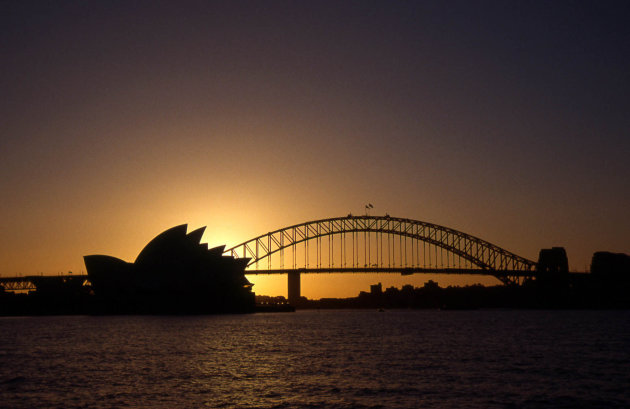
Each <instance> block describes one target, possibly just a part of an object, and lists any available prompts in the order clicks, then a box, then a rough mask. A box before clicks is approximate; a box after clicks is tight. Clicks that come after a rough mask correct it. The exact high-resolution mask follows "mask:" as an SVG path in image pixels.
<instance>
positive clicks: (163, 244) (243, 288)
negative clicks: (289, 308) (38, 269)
mask: <svg viewBox="0 0 630 409" xmlns="http://www.w3.org/2000/svg"><path fill="white" fill-rule="evenodd" d="M204 230H205V227H202V228H200V229H197V230H194V231H192V232H190V233H187V225H186V224H182V225H179V226H175V227H173V228H170V229H168V230H166V231H164V232H163V233H161V234H159V235H158V236H156V237H155V238H154V239H153V240H151V241H150V242H149V243H148V244H147V245H146V246H145V247H144V249H142V251H141V252H140V254H138V257H137V258H136V260H135V261H134V262H133V263H128V262H126V261H123V260H121V259H119V258H116V257H111V256H106V255H89V256H85V257H84V261H85V267H86V269H87V275H88V279H89V281H90V283H91V284H92V288H93V290H94V294H95V296H96V297H97V298H98V305H100V306H102V308H103V312H105V313H109V312H112V313H128V312H133V313H213V312H249V311H253V310H254V304H255V302H254V293H253V292H252V284H251V283H250V282H249V281H248V280H247V278H245V274H244V271H245V267H246V266H247V263H248V262H249V259H246V258H241V259H235V258H234V257H231V256H224V255H223V250H224V247H225V246H220V247H215V248H211V249H208V245H207V244H200V240H201V237H202V235H203V233H204Z"/></svg>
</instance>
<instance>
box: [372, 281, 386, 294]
mask: <svg viewBox="0 0 630 409" xmlns="http://www.w3.org/2000/svg"><path fill="white" fill-rule="evenodd" d="M370 294H372V295H380V294H383V285H382V284H381V283H378V284H372V285H371V286H370Z"/></svg>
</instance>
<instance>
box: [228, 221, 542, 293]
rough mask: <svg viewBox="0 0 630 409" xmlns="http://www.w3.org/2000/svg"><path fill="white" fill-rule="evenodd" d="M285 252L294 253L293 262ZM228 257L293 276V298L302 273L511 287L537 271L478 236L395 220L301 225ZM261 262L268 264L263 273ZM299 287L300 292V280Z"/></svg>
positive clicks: (263, 238)
mask: <svg viewBox="0 0 630 409" xmlns="http://www.w3.org/2000/svg"><path fill="white" fill-rule="evenodd" d="M302 247H303V249H302ZM285 252H289V253H290V257H288V258H289V260H285V259H286V258H287V257H285ZM224 254H226V255H231V256H233V257H239V258H250V259H251V260H250V262H249V263H248V270H246V274H287V273H289V296H290V298H291V286H292V284H291V277H292V273H293V277H295V273H300V272H313V273H315V272H354V273H361V272H364V273H367V272H382V273H402V274H413V273H446V274H484V275H491V276H494V277H496V278H498V279H499V280H501V281H502V282H503V283H505V284H518V283H520V282H521V281H522V280H523V279H524V278H526V277H533V276H534V275H535V272H536V263H535V262H534V261H531V260H528V259H526V258H524V257H521V256H519V255H517V254H514V253H512V252H509V251H507V250H505V249H502V248H501V247H499V246H496V245H494V244H492V243H489V242H487V241H485V240H482V239H480V238H478V237H475V236H471V235H469V234H466V233H463V232H461V231H458V230H455V229H451V228H448V227H444V226H440V225H437V224H433V223H428V222H423V221H419V220H412V219H406V218H398V217H391V216H389V215H386V216H368V215H365V216H352V215H348V216H346V217H335V218H330V219H322V220H314V221H310V222H305V223H301V224H296V225H293V226H289V227H285V228H282V229H278V230H276V231H273V232H269V233H267V234H263V235H260V236H258V237H256V238H253V239H251V240H248V241H246V242H244V243H241V244H239V245H237V246H234V247H232V248H230V249H227V250H225V252H224ZM274 257H275V260H273V262H272V258H274ZM264 261H266V263H264ZM286 261H289V263H286ZM261 262H262V264H267V265H266V266H263V267H262V268H260V264H261ZM294 280H295V278H294ZM294 284H295V283H294ZM297 286H298V290H297V291H299V275H298V276H297ZM294 290H295V289H294ZM293 292H295V291H293ZM294 295H295V294H294Z"/></svg>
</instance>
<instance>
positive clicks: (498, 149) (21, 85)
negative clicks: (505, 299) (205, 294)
mask: <svg viewBox="0 0 630 409" xmlns="http://www.w3.org/2000/svg"><path fill="white" fill-rule="evenodd" d="M628 4H629V3H628V2H626V1H618V2H615V1H562V2H560V1H557V2H556V1H519V2H509V1H447V2H445V1H416V2H409V1H400V2H398V1H330V2H325V1H322V2H320V1H318V2H293V1H286V2H279V1H251V2H241V1H225V2H210V1H191V2H186V1H146V2H142V1H137V2H136V1H107V2H93V1H88V2H84V1H54V2H53V1H29V2H23V1H4V2H2V3H1V4H0V61H1V63H0V74H1V75H0V91H1V96H2V97H1V98H0V118H1V121H0V175H1V177H0V192H2V196H1V201H0V217H1V220H2V224H1V228H0V275H3V276H14V275H29V274H39V273H40V272H42V273H44V274H58V273H59V272H67V271H73V272H76V273H78V272H82V271H83V272H85V266H84V264H83V256H84V255H87V254H108V255H113V256H116V257H120V258H122V259H124V260H127V261H133V260H134V259H135V257H136V255H137V254H138V252H139V251H140V250H141V249H142V247H143V246H144V245H145V244H146V243H147V242H148V241H149V240H150V239H151V238H153V237H154V236H155V235H157V234H158V233H160V232H162V231H164V230H166V229H167V228H169V227H172V226H175V225H178V224H182V223H188V224H189V226H190V229H191V230H192V229H194V228H198V227H201V226H208V228H207V230H206V233H205V236H204V240H203V241H205V242H208V243H209V244H210V245H211V246H213V245H219V244H226V245H227V246H228V247H231V246H233V245H236V244H238V243H240V242H243V241H246V240H248V239H250V238H253V237H255V236H258V235H260V234H264V233H266V232H268V231H272V230H276V229H279V228H281V227H285V226H289V225H293V224H297V223H301V222H305V221H308V220H315V219H321V218H328V217H335V216H344V215H346V214H348V213H354V214H362V213H363V212H364V206H365V204H366V203H372V204H373V205H374V209H373V210H372V211H371V214H373V215H383V214H385V213H388V214H390V215H392V216H397V217H406V218H411V219H416V220H423V221H427V222H432V223H437V224H440V225H444V226H448V227H451V228H454V229H457V230H461V231H463V232H466V233H469V234H472V235H474V236H477V237H481V238H483V239H485V240H487V241H490V242H492V243H494V244H497V245H499V246H501V247H503V248H505V249H507V250H510V251H512V252H514V253H517V254H519V255H521V256H524V257H527V258H530V259H534V260H535V259H537V257H538V251H539V250H540V249H541V248H548V247H551V246H564V247H565V248H566V250H567V253H568V256H569V263H570V267H571V269H572V270H580V271H584V270H585V269H587V268H588V266H589V264H590V259H591V256H592V254H593V252H595V251H600V250H607V251H613V252H625V253H630V131H629V130H630V74H629V73H630V24H629V23H628V22H629V21H630V12H629V8H630V7H629V6H628ZM430 278H432V277H431V276H426V275H423V276H414V277H400V276H393V275H390V276H383V277H380V276H374V275H365V276H361V275H349V276H331V275H320V276H317V277H306V278H303V280H302V284H303V285H302V293H303V295H306V296H308V297H311V298H320V297H333V296H352V295H356V294H357V293H358V291H359V290H367V289H368V286H369V284H372V283H376V282H379V281H381V282H383V285H385V286H388V285H397V286H400V285H402V284H405V283H411V284H414V285H418V286H419V285H422V283H424V282H425V281H427V280H428V279H430ZM438 278H439V280H438V281H439V282H440V284H443V285H447V284H451V283H460V282H463V281H462V279H461V278H458V279H454V278H442V277H438ZM434 279H435V277H434ZM470 280H473V282H479V281H480V279H479V278H472V279H469V281H467V282H470ZM252 281H253V282H254V283H255V284H256V285H255V286H254V290H255V291H256V293H259V294H268V295H276V294H278V295H280V294H282V295H286V277H276V278H267V277H253V278H252Z"/></svg>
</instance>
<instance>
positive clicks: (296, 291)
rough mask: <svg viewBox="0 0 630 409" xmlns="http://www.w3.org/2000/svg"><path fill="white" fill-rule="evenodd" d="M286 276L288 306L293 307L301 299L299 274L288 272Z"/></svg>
mask: <svg viewBox="0 0 630 409" xmlns="http://www.w3.org/2000/svg"><path fill="white" fill-rule="evenodd" d="M287 276H288V277H287V284H288V299H289V304H291V305H294V306H295V304H296V303H298V302H299V301H300V297H301V291H300V290H301V286H300V272H299V271H290V272H289V274H288V275H287Z"/></svg>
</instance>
